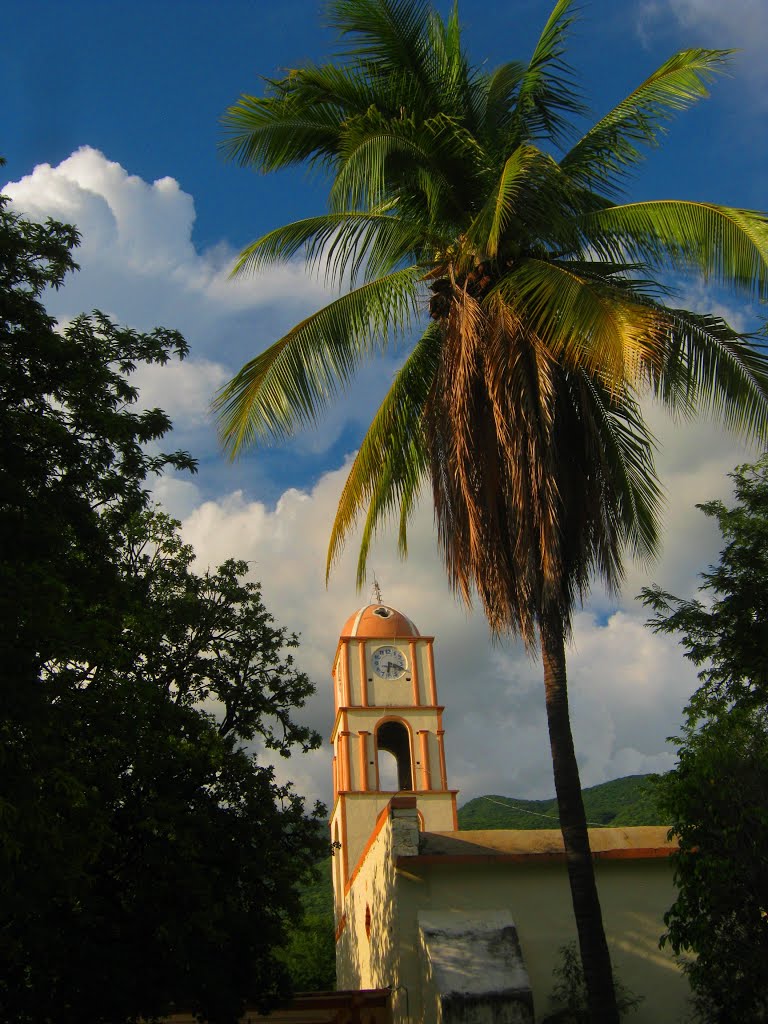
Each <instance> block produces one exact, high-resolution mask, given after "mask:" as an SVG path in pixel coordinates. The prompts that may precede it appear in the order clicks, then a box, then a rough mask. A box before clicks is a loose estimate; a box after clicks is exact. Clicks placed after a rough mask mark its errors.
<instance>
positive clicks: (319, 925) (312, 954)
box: [280, 911, 336, 992]
mask: <svg viewBox="0 0 768 1024" xmlns="http://www.w3.org/2000/svg"><path fill="white" fill-rule="evenodd" d="M280 956H281V958H282V959H283V961H284V963H285V965H286V967H287V968H288V971H289V973H290V975H291V982H292V983H293V987H294V989H295V990H296V991H297V992H319V991H320V992H322V991H328V990H329V989H334V988H335V987H336V942H335V939H334V923H333V912H332V911H331V912H330V913H326V914H309V913H308V914H305V915H304V917H303V918H302V920H301V922H300V924H299V926H298V927H296V928H293V929H292V930H291V932H290V934H289V938H288V943H287V945H286V946H285V947H284V948H283V950H282V951H281V953H280Z"/></svg>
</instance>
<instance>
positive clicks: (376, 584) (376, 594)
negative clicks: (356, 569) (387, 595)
mask: <svg viewBox="0 0 768 1024" xmlns="http://www.w3.org/2000/svg"><path fill="white" fill-rule="evenodd" d="M372 590H373V596H374V598H375V600H376V604H381V587H380V586H379V581H378V580H377V579H376V573H374V574H373V586H372Z"/></svg>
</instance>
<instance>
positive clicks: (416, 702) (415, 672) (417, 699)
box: [409, 640, 421, 708]
mask: <svg viewBox="0 0 768 1024" xmlns="http://www.w3.org/2000/svg"><path fill="white" fill-rule="evenodd" d="M409 647H410V652H411V683H412V684H413V706H414V707H415V708H417V707H419V706H420V705H421V695H420V693H419V662H418V659H417V655H416V641H415V640H411V642H410V644H409Z"/></svg>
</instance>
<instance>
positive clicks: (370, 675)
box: [331, 602, 458, 912]
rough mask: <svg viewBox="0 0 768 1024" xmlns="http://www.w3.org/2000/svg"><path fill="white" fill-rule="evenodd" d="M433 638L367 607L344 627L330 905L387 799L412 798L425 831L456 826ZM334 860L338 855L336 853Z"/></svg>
mask: <svg viewBox="0 0 768 1024" xmlns="http://www.w3.org/2000/svg"><path fill="white" fill-rule="evenodd" d="M433 643H434V637H431V636H422V635H421V634H420V633H419V631H418V629H417V628H416V626H415V625H414V624H413V622H411V620H410V619H409V618H407V616H405V615H403V614H402V612H399V611H397V610H396V609H395V608H392V607H390V606H389V605H386V604H383V603H382V602H379V603H377V604H369V605H365V606H364V607H363V608H360V609H359V610H358V611H357V612H355V613H354V614H353V615H351V616H350V617H349V619H348V620H347V621H346V622H345V623H344V626H343V627H342V630H341V636H340V637H339V642H338V645H337V648H336V655H335V658H334V663H333V672H332V675H333V684H334V685H333V692H334V708H335V717H334V726H333V732H332V734H331V743H332V744H333V755H334V756H333V813H332V815H331V836H332V838H333V839H334V841H335V842H338V843H339V844H340V848H337V849H335V850H334V871H333V884H334V892H335V895H336V907H337V912H338V908H340V907H341V905H342V903H343V894H344V889H345V887H346V885H347V882H348V881H349V879H350V876H351V875H352V873H353V872H354V870H355V867H356V865H357V863H358V861H359V859H360V857H361V855H362V853H363V851H364V849H365V846H366V843H367V842H368V839H369V838H370V836H371V834H372V832H373V830H374V829H375V827H376V823H377V820H378V818H379V815H380V814H381V812H382V811H383V810H384V808H385V807H386V806H387V804H388V803H389V801H390V800H391V799H392V797H393V796H397V795H398V793H400V794H402V793H408V795H409V796H414V797H415V798H416V804H417V809H418V812H419V818H420V820H421V821H423V827H424V829H426V830H428V831H430V832H450V831H451V830H454V829H456V828H457V827H458V826H457V821H456V790H452V789H449V788H448V779H447V775H446V767H445V747H444V731H443V725H442V716H443V707H442V706H441V705H440V704H438V702H437V685H436V681H435V662H434V654H433ZM336 858H338V859H336Z"/></svg>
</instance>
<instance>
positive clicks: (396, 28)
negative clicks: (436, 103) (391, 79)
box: [327, 0, 429, 84]
mask: <svg viewBox="0 0 768 1024" xmlns="http://www.w3.org/2000/svg"><path fill="white" fill-rule="evenodd" d="M327 18H328V22H329V24H330V25H331V26H332V27H333V28H335V29H336V30H337V31H338V33H339V35H340V36H341V37H342V38H344V37H350V38H349V40H348V42H345V43H344V45H343V46H342V47H341V50H340V55H341V56H343V57H345V58H353V59H355V60H357V61H358V62H360V64H363V65H366V66H368V67H370V68H371V69H372V70H374V71H375V73H376V75H377V77H382V78H383V77H385V76H386V75H387V74H388V73H391V72H400V71H406V72H408V73H409V74H410V75H411V76H412V78H413V79H414V80H415V81H417V82H419V83H422V84H426V83H427V82H428V81H429V77H428V72H427V63H428V48H427V46H426V41H425V34H426V33H425V26H426V24H427V21H428V18H429V7H428V5H427V3H425V2H424V0H331V3H330V4H329V5H328V9H327Z"/></svg>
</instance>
